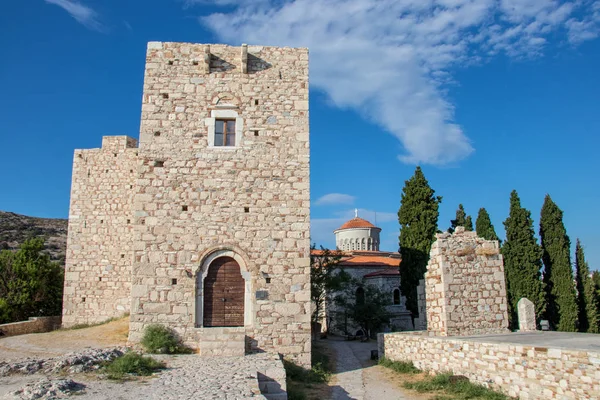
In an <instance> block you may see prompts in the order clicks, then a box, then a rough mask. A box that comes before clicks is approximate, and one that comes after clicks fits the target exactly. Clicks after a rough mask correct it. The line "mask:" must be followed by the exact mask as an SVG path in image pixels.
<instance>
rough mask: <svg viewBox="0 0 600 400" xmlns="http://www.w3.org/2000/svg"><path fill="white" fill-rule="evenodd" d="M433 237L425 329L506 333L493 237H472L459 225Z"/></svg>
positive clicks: (498, 257) (499, 262)
mask: <svg viewBox="0 0 600 400" xmlns="http://www.w3.org/2000/svg"><path fill="white" fill-rule="evenodd" d="M436 237H437V240H436V241H435V242H434V243H433V245H432V246H431V251H430V255H429V264H428V265H427V273H426V274H425V298H426V304H427V306H426V310H427V311H426V314H427V330H428V331H429V332H430V333H432V334H435V335H440V336H455V335H474V334H488V333H507V332H508V311H507V310H508V306H507V300H506V285H505V281H504V264H503V261H502V255H501V254H500V246H499V245H498V241H494V240H485V239H483V238H480V237H477V233H475V232H467V231H465V230H464V227H460V226H459V227H458V228H456V232H455V233H454V234H453V235H450V234H449V233H447V232H446V233H438V234H437V235H436ZM421 301H422V299H421Z"/></svg>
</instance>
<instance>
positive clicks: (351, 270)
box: [313, 210, 413, 335]
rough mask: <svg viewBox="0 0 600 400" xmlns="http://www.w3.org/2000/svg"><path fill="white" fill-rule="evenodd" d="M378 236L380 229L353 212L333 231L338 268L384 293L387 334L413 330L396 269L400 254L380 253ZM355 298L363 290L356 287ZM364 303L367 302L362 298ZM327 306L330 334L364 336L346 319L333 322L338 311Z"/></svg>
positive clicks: (333, 305) (327, 326) (331, 304)
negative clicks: (337, 252) (338, 258)
mask: <svg viewBox="0 0 600 400" xmlns="http://www.w3.org/2000/svg"><path fill="white" fill-rule="evenodd" d="M380 233H381V228H379V227H377V226H375V225H373V224H372V223H371V222H369V221H367V220H365V219H363V218H360V217H359V216H358V210H355V215H354V218H352V219H351V220H349V221H347V222H345V223H344V224H342V226H340V227H339V228H338V229H336V230H335V231H334V234H335V243H336V249H337V250H338V251H340V252H341V256H342V257H341V260H340V263H339V264H338V265H339V267H340V268H343V269H344V271H345V272H346V273H348V274H349V275H350V276H351V277H352V278H354V279H356V280H358V281H361V282H363V283H364V284H365V285H372V286H374V287H376V288H377V289H379V290H380V291H381V292H383V293H384V294H387V296H388V298H389V305H388V307H387V309H388V312H389V313H390V314H391V318H390V323H389V325H388V326H386V327H385V328H384V329H385V330H386V331H390V330H394V331H399V330H412V329H413V323H412V318H411V313H410V311H408V310H407V309H406V305H405V302H406V299H405V297H404V296H402V295H401V293H400V269H399V268H402V264H401V258H400V253H397V252H388V251H380V250H379V245H380V239H379V234H380ZM313 252H315V251H314V250H313ZM317 254H318V251H316V252H315V255H317ZM355 295H356V297H357V298H362V297H364V289H363V288H362V287H361V286H358V287H356V289H355ZM364 301H368V299H366V298H365V299H364ZM327 307H328V310H327V311H328V312H327V314H328V315H329V318H330V320H329V321H325V325H326V329H328V330H329V332H331V333H337V334H352V335H355V334H357V333H358V334H359V335H360V334H364V332H359V331H360V328H359V327H358V326H357V325H356V324H353V323H352V321H348V320H347V319H346V318H343V322H342V323H340V322H339V320H341V319H342V318H337V320H338V322H337V323H336V322H335V319H336V313H339V312H340V310H338V309H337V307H336V305H335V304H333V302H329V303H328V304H327Z"/></svg>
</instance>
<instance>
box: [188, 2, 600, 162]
mask: <svg viewBox="0 0 600 400" xmlns="http://www.w3.org/2000/svg"><path fill="white" fill-rule="evenodd" d="M202 2H204V3H206V1H203V0H187V2H186V4H188V5H191V4H193V3H202ZM213 3H215V4H217V5H223V4H227V5H228V7H227V8H226V9H224V12H223V13H214V14H211V15H208V16H206V17H202V18H201V22H202V23H203V24H205V25H206V26H207V27H209V28H210V29H212V30H213V31H214V32H215V33H216V35H217V36H218V37H219V39H220V40H223V41H225V42H229V43H235V44H239V43H241V42H245V43H253V44H265V45H277V46H294V47H308V48H309V49H310V56H311V66H310V68H311V85H313V87H316V88H317V89H320V90H322V91H324V92H325V93H326V94H327V95H328V96H329V98H330V99H331V101H332V102H333V104H335V105H336V106H338V107H341V108H352V109H354V110H356V111H357V112H359V113H360V114H362V115H363V116H364V117H365V118H368V119H369V120H371V121H373V122H374V123H375V124H377V125H380V126H381V127H383V128H384V129H385V130H387V131H388V132H390V133H391V134H393V135H394V136H396V137H397V138H398V139H399V141H400V142H401V143H402V145H403V147H404V153H403V154H401V155H400V156H399V157H400V159H401V160H402V161H404V162H408V163H430V164H447V163H452V162H455V161H459V160H461V159H463V158H465V157H467V156H468V155H469V154H471V153H472V152H473V151H474V149H473V147H472V144H471V142H470V140H469V139H468V138H467V136H466V135H465V132H463V129H462V128H461V126H460V125H459V124H457V123H456V121H455V118H454V107H453V105H452V104H451V102H450V101H449V100H448V98H447V97H446V96H445V87H444V85H445V84H446V83H447V82H449V81H451V80H452V79H451V72H452V71H453V70H454V69H456V68H459V67H465V66H469V65H471V64H477V63H480V62H482V61H485V60H488V59H489V58H490V57H493V56H495V55H496V54H499V53H504V54H506V55H508V56H510V57H514V58H528V57H534V56H538V55H540V54H542V53H543V51H544V49H545V47H546V46H547V40H548V39H549V37H550V36H551V35H555V34H557V33H562V32H566V34H567V38H568V40H569V41H570V42H571V43H578V42H580V41H583V40H589V39H591V38H593V37H595V36H597V35H598V31H599V29H598V21H600V15H598V14H600V11H599V10H600V6H598V4H600V1H598V0H596V1H590V0H572V1H566V2H559V1H557V0H327V1H318V2H316V1H314V0H260V1H250V0H240V1H238V2H237V3H236V2H234V0H217V1H216V2H213ZM234 3H235V4H234Z"/></svg>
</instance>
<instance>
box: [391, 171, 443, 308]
mask: <svg viewBox="0 0 600 400" xmlns="http://www.w3.org/2000/svg"><path fill="white" fill-rule="evenodd" d="M434 194H435V191H434V190H433V189H432V188H431V187H430V186H429V182H427V179H425V175H423V172H422V171H421V168H420V167H417V168H416V169H415V173H414V175H413V176H412V177H411V178H410V179H409V180H407V181H405V182H404V188H402V199H401V203H400V209H399V210H398V222H399V223H400V237H399V243H400V254H401V256H402V261H401V266H400V290H401V292H402V294H403V295H404V296H406V307H407V308H408V309H409V310H410V311H411V312H412V313H413V316H417V315H418V309H417V285H418V284H419V280H420V279H423V275H424V274H425V271H426V269H427V262H428V261H429V251H430V250H431V244H432V243H433V242H434V241H435V233H436V231H437V221H438V216H439V204H440V202H441V201H442V198H441V197H440V196H435V195H434Z"/></svg>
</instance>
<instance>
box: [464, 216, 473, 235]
mask: <svg viewBox="0 0 600 400" xmlns="http://www.w3.org/2000/svg"><path fill="white" fill-rule="evenodd" d="M465 230H466V231H469V232H473V219H472V218H471V216H470V215H467V219H466V220H465Z"/></svg>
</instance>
